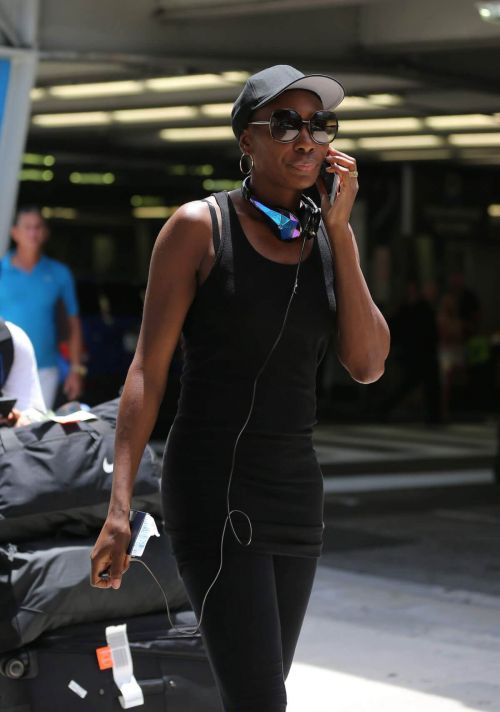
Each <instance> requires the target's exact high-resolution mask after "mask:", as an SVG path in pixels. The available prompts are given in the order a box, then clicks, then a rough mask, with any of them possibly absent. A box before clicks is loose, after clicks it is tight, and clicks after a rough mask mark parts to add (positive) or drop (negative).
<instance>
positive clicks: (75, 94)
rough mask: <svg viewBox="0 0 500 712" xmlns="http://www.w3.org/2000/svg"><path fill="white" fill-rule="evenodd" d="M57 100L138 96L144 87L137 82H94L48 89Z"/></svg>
mask: <svg viewBox="0 0 500 712" xmlns="http://www.w3.org/2000/svg"><path fill="white" fill-rule="evenodd" d="M48 91H49V93H50V94H51V96H55V97H57V98H58V99H85V98H89V97H93V96H110V95H120V94H140V93H141V92H143V91H144V85H143V83H142V82H138V81H130V80H129V81H122V82H95V83H93V84H64V85H61V86H54V87H50V88H49V89H48Z"/></svg>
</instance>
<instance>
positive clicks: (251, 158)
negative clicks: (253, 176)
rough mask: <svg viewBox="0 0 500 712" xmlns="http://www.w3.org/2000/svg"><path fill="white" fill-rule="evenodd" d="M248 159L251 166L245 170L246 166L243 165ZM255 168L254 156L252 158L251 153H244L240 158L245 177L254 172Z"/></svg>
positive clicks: (241, 169)
mask: <svg viewBox="0 0 500 712" xmlns="http://www.w3.org/2000/svg"><path fill="white" fill-rule="evenodd" d="M247 159H250V166H249V167H247V169H246V170H245V166H244V165H243V162H244V161H245V160H247ZM252 168H253V156H251V155H250V154H249V153H242V154H241V158H240V171H241V172H242V173H243V175H244V176H249V175H250V173H251V172H252Z"/></svg>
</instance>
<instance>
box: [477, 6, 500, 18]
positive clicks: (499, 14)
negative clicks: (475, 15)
mask: <svg viewBox="0 0 500 712" xmlns="http://www.w3.org/2000/svg"><path fill="white" fill-rule="evenodd" d="M476 8H477V11H478V12H479V14H480V16H481V18H482V19H483V20H485V21H486V22H499V23H500V2H477V3H476Z"/></svg>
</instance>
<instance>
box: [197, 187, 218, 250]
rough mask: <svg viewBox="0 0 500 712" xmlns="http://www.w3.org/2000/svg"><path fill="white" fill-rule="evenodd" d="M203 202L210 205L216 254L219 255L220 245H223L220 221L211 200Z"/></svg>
mask: <svg viewBox="0 0 500 712" xmlns="http://www.w3.org/2000/svg"><path fill="white" fill-rule="evenodd" d="M202 202H203V203H206V204H207V205H208V209H209V210H210V217H211V218H212V240H213V243H214V251H215V254H217V252H218V251H219V247H220V243H221V239H220V230H219V220H218V218H217V212H216V210H215V208H214V206H213V205H212V203H211V202H210V201H209V200H207V199H206V198H204V199H203V201H202Z"/></svg>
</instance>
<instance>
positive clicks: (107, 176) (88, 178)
mask: <svg viewBox="0 0 500 712" xmlns="http://www.w3.org/2000/svg"><path fill="white" fill-rule="evenodd" d="M69 180H70V183H76V184H81V185H111V184H112V183H114V182H115V180H116V178H115V175H114V173H80V172H79V171H74V172H73V173H71V174H70V176H69Z"/></svg>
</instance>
